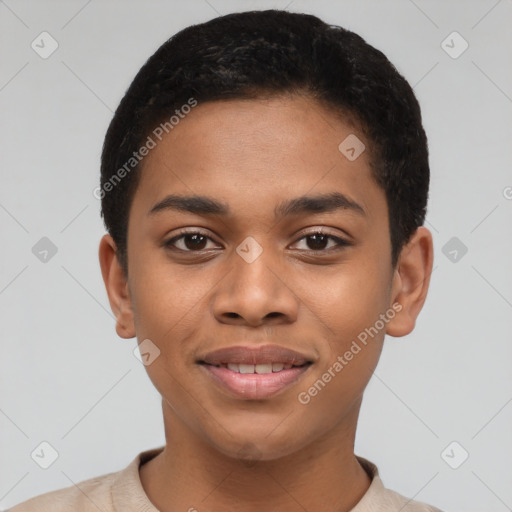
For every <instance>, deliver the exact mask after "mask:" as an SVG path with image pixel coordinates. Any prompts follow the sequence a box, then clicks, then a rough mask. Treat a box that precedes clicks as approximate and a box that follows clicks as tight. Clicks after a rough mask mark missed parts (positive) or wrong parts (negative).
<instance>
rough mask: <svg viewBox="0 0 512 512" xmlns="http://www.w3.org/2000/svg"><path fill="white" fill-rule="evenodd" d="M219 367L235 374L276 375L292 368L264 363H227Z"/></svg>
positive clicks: (282, 364)
mask: <svg viewBox="0 0 512 512" xmlns="http://www.w3.org/2000/svg"><path fill="white" fill-rule="evenodd" d="M221 367H224V368H226V367H227V368H228V369H229V370H231V371H232V372H237V373H246V374H247V373H258V374H265V373H267V374H268V373H273V372H274V373H277V372H280V371H282V370H289V369H290V368H292V367H293V365H292V364H284V363H264V364H236V363H227V365H224V364H223V365H221Z"/></svg>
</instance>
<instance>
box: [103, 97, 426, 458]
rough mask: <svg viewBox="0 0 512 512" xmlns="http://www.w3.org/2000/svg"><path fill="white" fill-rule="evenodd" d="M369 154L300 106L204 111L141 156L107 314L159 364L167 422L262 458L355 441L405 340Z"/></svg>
mask: <svg viewBox="0 0 512 512" xmlns="http://www.w3.org/2000/svg"><path fill="white" fill-rule="evenodd" d="M351 134H352V135H356V136H357V137H358V138H359V139H360V140H361V141H362V142H364V144H365V145H366V150H365V151H363V152H362V153H361V154H360V156H359V157H358V158H356V159H355V160H354V159H353V158H351V159H349V158H347V156H345V155H346V154H347V153H345V154H344V153H342V152H341V151H340V150H339V149H338V146H339V145H340V143H341V142H342V141H344V140H345V139H346V137H348V136H349V135H351ZM349 140H350V139H349ZM370 151H371V146H370V143H369V142H368V141H367V140H365V139H364V137H363V135H362V134H361V133H360V132H359V131H358V130H357V129H356V128H355V127H353V126H351V125H350V124H348V123H346V122H343V121H342V120H340V119H339V118H338V117H335V116H334V115H333V114H332V113H331V112H329V111H328V110H325V109H324V108H323V107H322V106H320V105H319V104H317V103H316V102H314V100H311V99H308V98H305V97H294V98H272V99H265V100H263V99H261V100H245V101H244V100H230V101H224V102H211V103H205V104H199V105H198V106H197V107H196V108H195V109H193V111H192V112H191V113H190V114H189V115H188V116H187V117H186V118H185V119H183V120H181V121H180V123H179V125H178V126H176V127H175V128H174V129H173V131H171V132H170V133H169V134H168V135H166V136H165V137H164V138H163V139H162V141H161V142H159V143H158V144H157V146H156V147H155V148H154V149H152V150H151V152H150V154H149V155H148V156H147V157H146V158H145V160H144V166H143V170H142V175H141V178H140V182H139V185H138V189H137V191H136V193H135V195H134V199H133V203H132V206H131V211H130V220H129V226H128V247H127V251H128V278H127V283H126V291H127V293H126V296H125V297H124V299H120V300H121V302H122V304H119V303H118V304H117V305H114V306H113V309H114V310H116V311H117V313H118V333H119V334H120V335H122V336H123V337H130V336H134V335H136V336H137V338H138V342H139V343H141V342H143V340H150V341H146V342H144V343H146V347H147V348H148V352H149V354H150V355H149V356H146V357H149V358H151V360H152V359H153V358H154V357H155V355H157V354H159V355H158V357H156V358H155V359H154V360H152V362H151V364H148V365H147V366H146V370H147V371H148V374H149V377H150V379H151V380H152V382H153V384H154V385H155V387H156V388H157V389H158V391H159V392H160V394H161V395H162V398H163V405H164V417H165V420H166V422H169V423H172V422H174V423H175V424H180V425H181V426H182V427H183V428H185V429H186V430H187V431H188V432H190V433H191V435H193V436H195V437H196V438H198V439H201V440H202V441H203V442H204V443H206V445H208V446H210V447H212V448H214V449H216V450H218V451H220V452H222V453H224V454H227V455H231V456H237V454H241V453H242V452H243V450H244V449H245V447H247V446H252V447H253V448H254V450H255V452H257V454H258V457H259V458H261V459H273V458H277V457H281V456H285V455H288V454H292V453H294V452H297V451H298V450H300V449H302V448H304V447H305V446H307V445H309V444H311V443H314V442H315V441H317V440H320V439H325V438H328V437H329V435H330V434H331V433H334V432H342V431H343V432H352V431H353V430H355V425H356V422H357V414H358V411H359V406H360V403H361V397H362V393H363V390H364V388H365V386H366V384H367V383H368V380H369V379H370V377H371V374H372V372H373V370H374V369H375V366H376V364H377V361H378V358H379V355H380V352H381V348H382V343H383V338H384V335H385V333H386V331H388V333H389V332H390V331H391V334H392V335H402V334H403V333H406V332H405V330H406V329H407V327H404V325H405V324H403V323H402V324H400V315H403V314H404V311H402V312H398V311H397V310H398V309H400V308H403V307H406V306H405V304H404V303H405V302H406V301H405V300H404V301H403V302H404V303H402V305H399V306H396V304H397V299H400V296H401V295H400V293H401V292H402V291H403V290H402V288H403V283H404V280H403V276H402V278H401V277H400V275H399V273H398V272H395V271H394V270H393V269H392V267H391V245H390V236H389V228H388V209H387V203H386V199H385V194H384V191H383V190H382V189H381V188H380V187H379V186H378V185H377V184H376V183H375V182H374V180H373V179H372V177H371V174H370V163H369V162H370V160H369V156H370ZM348 154H349V155H350V156H351V153H350V150H349V153H348ZM113 264H114V265H115V261H114V262H113ZM427 266H428V265H427ZM103 267H106V264H103ZM404 268H405V267H404ZM104 276H105V272H104ZM427 283H428V281H427ZM107 286H108V285H107ZM110 297H111V301H112V300H114V302H115V300H117V299H112V297H113V293H110ZM393 303H395V308H393ZM420 307H421V306H420ZM393 326H395V327H394V328H395V329H396V332H392V329H393ZM400 329H402V331H400ZM411 329H412V328H411ZM365 334H366V336H365ZM158 351H159V352H158ZM246 372H247V373H246Z"/></svg>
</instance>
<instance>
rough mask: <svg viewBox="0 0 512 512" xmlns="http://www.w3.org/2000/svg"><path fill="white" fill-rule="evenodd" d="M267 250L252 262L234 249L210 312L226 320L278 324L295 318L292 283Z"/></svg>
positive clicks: (250, 324) (249, 323) (224, 321)
mask: <svg viewBox="0 0 512 512" xmlns="http://www.w3.org/2000/svg"><path fill="white" fill-rule="evenodd" d="M266 253H267V251H263V253H262V254H261V255H260V256H259V257H258V258H257V259H256V260H255V261H252V262H250V263H249V262H247V261H245V260H244V259H243V258H242V257H240V256H239V255H238V254H237V253H236V252H234V253H233V256H232V261H231V262H230V264H231V271H230V272H229V273H228V274H227V275H226V277H225V278H224V279H222V280H221V281H220V283H219V288H218V289H217V293H216V294H215V295H214V296H213V314H214V316H215V318H216V319H217V320H218V321H219V322H221V323H225V324H233V325H247V326H251V327H258V326H260V325H264V324H265V325H269V326H270V325H278V324H287V323H293V322H295V321H296V320H297V313H298V309H299V300H298V297H297V296H296V294H295V293H294V292H293V285H292V283H291V282H290V279H289V278H287V276H291V274H290V273H288V272H284V271H283V269H282V268H280V265H279V264H278V263H277V262H276V259H275V258H274V259H271V258H270V257H267V256H266Z"/></svg>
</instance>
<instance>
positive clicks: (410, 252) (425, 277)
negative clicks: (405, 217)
mask: <svg viewBox="0 0 512 512" xmlns="http://www.w3.org/2000/svg"><path fill="white" fill-rule="evenodd" d="M433 260H434V247H433V242H432V234H431V233H430V231H429V230H428V229H427V228H425V227H423V226H420V227H419V228H418V229H417V230H416V232H415V233H414V235H413V236H412V237H411V239H410V240H409V242H408V243H407V245H405V246H404V247H403V249H402V251H401V253H400V256H399V259H398V263H397V266H396V269H395V271H394V275H393V281H392V285H391V304H390V306H391V305H392V304H395V303H399V304H400V305H401V306H402V309H401V310H400V311H399V312H398V313H397V314H396V315H395V316H394V317H393V319H392V320H390V321H389V323H388V324H387V328H386V334H389V335H390V336H396V337H400V336H405V335H406V334H409V333H410V332H411V331H412V330H413V329H414V326H415V325H416V318H417V317H418V315H419V313H420V311H421V308H422V307H423V304H424V302H425V299H426V297H427V292H428V287H429V284H430V275H431V274H432V265H433Z"/></svg>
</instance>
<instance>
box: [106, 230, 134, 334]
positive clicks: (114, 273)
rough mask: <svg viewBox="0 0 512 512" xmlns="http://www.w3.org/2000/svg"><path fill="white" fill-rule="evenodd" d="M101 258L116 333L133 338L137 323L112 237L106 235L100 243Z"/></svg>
mask: <svg viewBox="0 0 512 512" xmlns="http://www.w3.org/2000/svg"><path fill="white" fill-rule="evenodd" d="M99 258H100V266H101V275H102V276H103V282H104V283H105V288H106V289H107V294H108V300H109V302H110V308H111V309H112V312H113V313H114V315H115V316H116V332H117V334H118V335H119V336H120V337H121V338H127V339H128V338H133V337H135V323H134V320H133V309H132V303H131V297H130V290H129V288H128V281H127V279H126V276H125V274H124V271H123V269H122V267H121V265H120V264H119V260H118V258H117V249H116V244H115V242H114V239H113V238H112V237H111V236H110V235H104V236H103V238H102V239H101V241H100V247H99Z"/></svg>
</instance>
